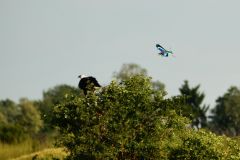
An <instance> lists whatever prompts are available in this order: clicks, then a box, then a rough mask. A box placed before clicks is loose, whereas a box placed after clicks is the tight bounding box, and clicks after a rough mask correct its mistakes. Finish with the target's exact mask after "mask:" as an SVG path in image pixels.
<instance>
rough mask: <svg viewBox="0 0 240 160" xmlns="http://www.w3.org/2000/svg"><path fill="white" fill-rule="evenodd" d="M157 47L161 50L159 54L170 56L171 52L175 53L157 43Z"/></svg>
mask: <svg viewBox="0 0 240 160" xmlns="http://www.w3.org/2000/svg"><path fill="white" fill-rule="evenodd" d="M156 47H157V49H158V50H159V51H160V52H159V53H158V54H159V55H161V56H162V57H168V56H169V54H173V52H172V51H168V50H166V49H164V48H163V47H162V46H160V44H156Z"/></svg>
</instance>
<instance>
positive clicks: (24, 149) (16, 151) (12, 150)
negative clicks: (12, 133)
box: [0, 139, 53, 160]
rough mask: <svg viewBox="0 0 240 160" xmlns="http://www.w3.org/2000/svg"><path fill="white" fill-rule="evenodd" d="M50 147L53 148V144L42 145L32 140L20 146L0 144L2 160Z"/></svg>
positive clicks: (19, 144)
mask: <svg viewBox="0 0 240 160" xmlns="http://www.w3.org/2000/svg"><path fill="white" fill-rule="evenodd" d="M50 147H53V145H52V142H50V141H49V142H47V143H40V142H39V141H36V140H32V139H28V140H26V141H24V142H22V143H18V144H5V143H0V160H8V159H13V158H16V157H19V156H22V155H26V154H30V153H33V152H36V151H39V150H42V149H45V148H50Z"/></svg>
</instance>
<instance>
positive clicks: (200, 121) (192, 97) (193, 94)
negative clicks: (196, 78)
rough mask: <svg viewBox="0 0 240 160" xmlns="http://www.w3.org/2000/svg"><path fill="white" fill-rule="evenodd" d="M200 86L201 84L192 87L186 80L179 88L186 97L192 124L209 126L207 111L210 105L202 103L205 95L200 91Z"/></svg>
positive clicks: (194, 125)
mask: <svg viewBox="0 0 240 160" xmlns="http://www.w3.org/2000/svg"><path fill="white" fill-rule="evenodd" d="M199 87H200V85H197V86H195V87H193V88H190V87H189V84H188V81H184V84H183V85H182V86H181V88H179V91H180V93H181V95H183V96H185V97H186V104H187V106H186V107H187V109H189V111H188V117H190V119H191V120H192V126H193V127H197V128H200V127H206V126H207V116H206V112H207V111H208V109H209V106H206V105H202V102H203V99H204V97H205V95H204V93H200V92H199Z"/></svg>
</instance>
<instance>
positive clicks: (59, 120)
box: [53, 75, 240, 160]
mask: <svg viewBox="0 0 240 160" xmlns="http://www.w3.org/2000/svg"><path fill="white" fill-rule="evenodd" d="M163 95H164V94H163V92H162V91H161V90H154V89H153V87H152V85H151V82H150V78H146V77H144V76H139V75H137V76H133V77H132V78H129V79H125V80H124V81H122V82H121V83H120V84H117V83H116V82H112V83H111V84H110V85H108V86H106V87H103V88H102V90H101V91H100V92H99V93H92V92H89V93H88V95H87V96H85V97H82V96H66V97H67V100H66V101H64V102H63V103H61V104H59V105H56V106H55V108H54V114H53V115H54V117H53V122H54V123H55V125H56V126H58V128H59V131H60V137H59V140H58V142H59V145H62V146H64V147H65V148H67V150H68V151H69V156H68V157H67V159H69V160H75V159H124V160H127V159H131V160H136V159H150V160H151V159H154V160H156V159H239V158H240V155H239V153H240V152H239V151H240V150H239V145H238V144H237V142H236V141H234V140H232V139H230V138H226V137H220V136H216V135H215V134H212V133H211V132H207V131H204V130H200V131H197V130H194V129H192V128H191V127H190V124H191V122H190V121H189V120H188V119H187V118H186V117H183V116H182V113H184V114H185V112H186V111H187V110H186V107H185V104H184V99H183V98H182V97H172V98H170V99H164V97H163Z"/></svg>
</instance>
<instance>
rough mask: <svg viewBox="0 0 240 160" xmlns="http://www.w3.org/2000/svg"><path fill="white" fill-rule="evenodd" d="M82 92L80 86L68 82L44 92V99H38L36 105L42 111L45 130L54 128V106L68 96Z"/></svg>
mask: <svg viewBox="0 0 240 160" xmlns="http://www.w3.org/2000/svg"><path fill="white" fill-rule="evenodd" d="M80 93H81V91H80V90H79V89H78V88H76V87H72V86H69V85H66V84H63V85H57V86H55V87H53V88H50V89H48V90H47V91H44V92H43V99H42V100H40V101H36V102H35V105H36V106H38V110H39V111H40V112H41V117H42V119H43V120H44V128H43V131H44V132H47V131H50V130H52V125H51V120H52V116H53V107H54V106H55V105H57V104H60V103H63V102H64V101H65V99H66V98H67V97H68V96H70V95H71V96H72V95H78V96H80V95H81V94H80Z"/></svg>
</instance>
